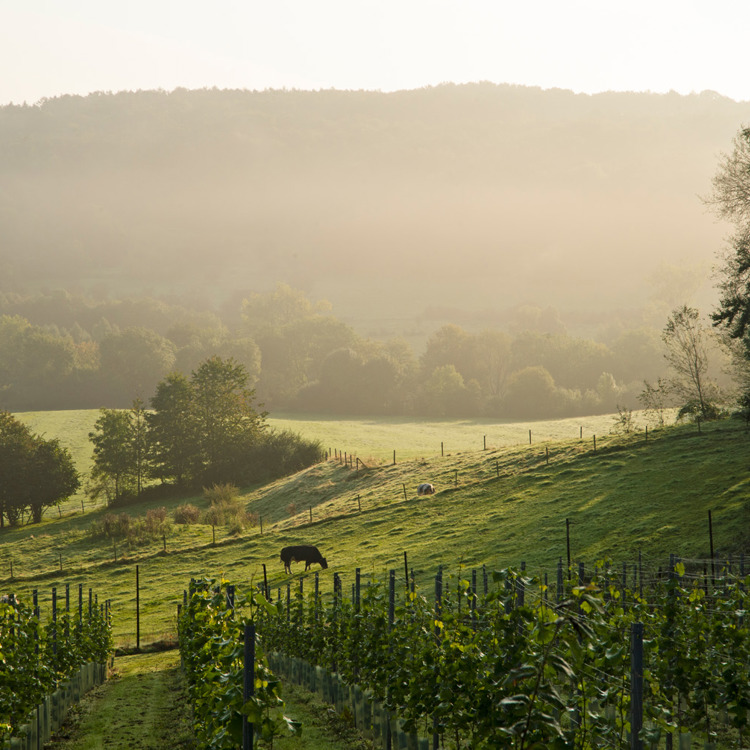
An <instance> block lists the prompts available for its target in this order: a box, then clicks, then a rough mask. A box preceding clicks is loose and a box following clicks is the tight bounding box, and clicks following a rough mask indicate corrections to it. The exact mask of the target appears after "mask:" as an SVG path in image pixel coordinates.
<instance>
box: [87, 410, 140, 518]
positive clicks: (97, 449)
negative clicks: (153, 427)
mask: <svg viewBox="0 0 750 750" xmlns="http://www.w3.org/2000/svg"><path fill="white" fill-rule="evenodd" d="M133 437H134V433H133V421H132V414H131V413H130V412H127V411H121V410H118V409H100V411H99V419H97V420H96V424H95V425H94V431H93V432H91V433H89V439H90V440H91V443H92V444H93V446H94V465H93V469H92V471H91V478H92V480H93V482H94V484H92V486H91V489H90V494H91V496H92V497H93V498H97V497H98V496H99V495H101V494H104V495H105V496H106V498H107V502H108V503H109V504H110V505H115V504H117V503H118V502H121V501H122V500H123V498H124V497H127V496H128V495H130V494H133V493H134V492H135V490H136V488H137V481H136V476H137V471H136V466H137V462H136V450H135V445H134V439H133Z"/></svg>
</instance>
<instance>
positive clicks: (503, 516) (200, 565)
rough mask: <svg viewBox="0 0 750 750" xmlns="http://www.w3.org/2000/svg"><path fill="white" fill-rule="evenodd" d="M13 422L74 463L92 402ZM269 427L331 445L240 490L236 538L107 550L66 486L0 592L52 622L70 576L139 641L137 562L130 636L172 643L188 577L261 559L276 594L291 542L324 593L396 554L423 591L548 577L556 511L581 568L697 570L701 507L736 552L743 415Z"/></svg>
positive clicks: (743, 470)
mask: <svg viewBox="0 0 750 750" xmlns="http://www.w3.org/2000/svg"><path fill="white" fill-rule="evenodd" d="M18 416H19V418H21V419H24V420H25V421H27V422H28V424H29V425H30V426H31V427H32V429H34V430H35V431H36V432H43V433H45V434H46V435H47V436H48V437H53V436H57V437H60V439H61V441H63V442H64V443H65V444H66V445H67V446H68V447H69V448H70V450H71V452H73V455H74V457H75V459H76V461H77V462H78V465H79V467H80V468H81V470H82V471H86V470H87V466H88V465H90V446H89V444H88V440H87V435H88V432H89V431H90V429H91V428H92V425H93V422H94V420H95V419H96V416H97V412H90V411H89V412H61V413H52V412H50V413H33V414H29V413H27V414H19V415H18ZM269 421H270V423H271V425H272V426H275V427H281V428H289V429H293V430H295V431H296V432H299V433H300V434H302V435H303V436H305V437H311V438H315V439H319V440H320V441H321V443H322V444H323V446H324V447H325V448H327V449H330V450H331V451H332V453H333V455H332V457H331V458H329V459H328V460H327V461H324V462H323V463H321V464H318V465H316V466H313V467H310V468H308V469H307V470H304V471H302V472H300V473H299V474H297V475H294V476H291V477H287V478H284V479H281V480H278V481H276V482H273V483H271V484H269V485H264V486H256V487H243V488H241V490H240V491H241V494H242V497H243V500H244V502H245V505H246V508H247V510H248V511H250V512H252V513H254V514H256V515H257V517H258V518H259V520H260V521H261V522H262V523H259V524H258V525H257V526H255V527H254V528H250V529H247V530H246V531H245V532H243V533H242V534H240V535H230V534H229V533H228V531H227V530H226V529H224V528H219V527H217V528H216V529H215V530H212V528H211V527H210V526H206V525H202V524H194V525H191V526H180V525H176V524H175V525H173V527H172V532H171V533H170V534H169V535H168V536H167V537H166V539H161V538H160V539H155V540H153V541H151V542H149V543H147V544H144V545H142V546H133V547H126V546H125V547H124V546H122V544H120V543H118V545H117V548H115V545H114V544H113V542H112V541H111V540H106V539H103V538H95V537H93V536H92V534H91V533H90V529H91V524H92V522H93V521H95V520H97V519H100V518H101V517H102V516H103V515H104V514H105V513H107V512H109V509H107V508H106V507H103V506H102V505H101V504H99V505H93V504H90V503H88V502H87V501H85V500H84V504H83V505H82V504H81V498H80V497H79V498H74V499H72V500H71V501H69V502H68V503H66V504H65V505H64V506H63V507H62V508H61V513H58V512H56V511H55V512H51V513H49V512H48V513H47V516H46V518H45V520H44V522H43V523H42V524H39V525H36V526H24V527H21V528H17V529H5V530H4V531H3V532H2V534H1V535H0V588H1V590H4V591H5V590H11V591H14V592H16V593H18V594H20V595H22V596H29V595H30V593H31V591H32V589H37V590H38V592H39V597H40V602H41V606H42V609H43V616H45V615H46V616H48V614H49V603H50V599H51V590H52V588H53V587H55V588H56V589H57V592H58V597H61V596H62V597H63V599H62V601H63V602H64V596H65V594H64V591H65V586H66V584H68V585H69V587H70V589H69V590H70V598H71V606H75V605H76V604H77V596H78V586H79V584H81V585H82V586H83V587H84V591H85V592H86V594H85V596H86V597H87V596H88V588H89V587H91V588H93V590H94V592H95V593H96V595H97V596H98V599H99V601H100V602H101V601H104V600H109V602H110V606H111V609H112V612H113V617H114V633H115V642H116V644H117V645H119V646H122V647H129V646H132V645H134V644H135V642H136V568H137V570H138V579H139V584H140V591H139V602H140V632H139V635H140V644H141V646H144V645H147V644H149V643H150V642H153V641H158V640H162V639H169V638H173V637H174V633H175V621H176V614H177V606H178V604H179V603H180V602H181V601H182V596H183V591H184V590H185V589H186V588H187V586H188V583H189V581H190V579H191V578H192V577H202V576H220V575H223V576H224V577H226V578H228V579H230V580H231V581H232V582H234V583H235V584H237V586H238V587H240V588H241V587H244V586H250V585H254V584H256V583H258V582H259V581H262V580H263V575H264V566H265V573H266V575H267V577H268V581H269V583H270V585H271V587H272V590H273V592H274V596H276V595H277V594H278V593H281V595H282V596H284V597H285V596H286V585H287V583H289V582H291V583H292V584H293V586H294V587H295V589H296V588H298V587H299V585H300V583H299V581H300V579H301V578H303V577H305V578H306V583H305V586H307V587H309V586H311V585H312V578H311V576H312V575H313V572H312V571H311V572H308V573H307V574H306V576H305V574H304V573H303V567H304V566H303V565H302V564H300V563H297V564H295V565H294V566H293V575H292V577H291V578H290V577H289V576H286V575H285V574H284V570H283V565H282V563H281V562H280V561H279V550H280V549H281V548H282V547H283V546H285V545H288V544H298V543H303V544H308V543H309V544H315V545H317V546H318V547H319V548H320V550H321V552H322V553H323V554H324V555H325V556H326V557H327V559H328V563H329V567H328V569H327V570H325V571H321V572H320V585H321V589H322V591H323V592H324V593H327V592H330V591H331V589H332V581H333V574H334V572H338V573H340V574H341V575H342V577H343V580H344V586H345V588H344V590H345V591H346V590H347V588H346V587H347V585H348V584H350V583H351V582H352V581H353V579H354V573H355V570H356V568H360V569H361V570H362V572H363V573H364V574H371V575H374V576H376V577H378V578H381V579H382V578H384V577H385V576H386V575H387V573H388V570H389V569H392V568H395V569H396V570H397V572H398V575H399V576H400V577H403V575H404V553H406V556H407V560H408V565H409V568H410V569H413V570H414V573H415V576H416V578H417V582H418V584H419V585H421V586H423V587H425V588H426V590H429V586H430V585H431V581H432V578H433V577H434V575H435V573H436V571H437V568H438V566H443V568H444V570H445V571H446V572H447V573H448V574H449V575H468V574H470V571H471V569H472V568H480V567H481V566H483V565H486V566H487V567H488V568H489V569H494V568H500V567H507V566H520V565H521V563H524V564H525V565H526V568H527V570H528V571H529V572H530V573H533V574H539V575H542V574H543V573H545V572H546V573H549V575H550V576H551V577H552V576H554V575H555V567H556V565H557V563H558V560H559V559H561V558H563V559H564V560H565V558H566V555H567V536H566V528H567V527H568V522H569V529H570V548H571V560H572V561H573V562H576V563H577V562H584V563H585V564H586V565H593V563H594V562H596V561H597V560H600V559H604V558H609V559H611V560H612V561H613V562H614V563H615V565H618V566H619V565H622V563H623V562H625V563H628V565H630V564H632V563H634V562H635V561H636V560H637V559H638V556H639V555H640V557H641V560H642V563H643V566H644V569H645V570H646V571H648V573H649V574H654V573H656V571H657V570H658V568H659V567H660V566H666V563H667V561H668V557H669V554H670V553H674V554H677V555H679V556H680V557H682V558H683V560H685V561H686V564H687V565H693V566H697V567H701V566H702V565H703V564H704V561H705V559H706V558H707V557H708V556H709V550H710V538H709V532H708V511H709V510H710V511H711V513H712V531H713V544H714V549H715V552H716V553H717V555H719V556H720V557H721V559H729V556H730V555H733V556H734V557H735V559H736V558H737V556H738V554H739V553H740V552H741V551H747V549H748V542H749V541H750V538H749V532H748V530H750V467H748V464H747V449H748V440H750V437H749V436H748V433H747V429H746V425H745V424H744V423H743V422H741V421H739V420H724V421H720V422H715V423H711V424H704V425H702V426H701V428H700V429H699V428H698V427H697V426H696V425H693V424H691V425H681V426H674V425H672V426H668V427H664V428H660V429H658V430H652V429H649V430H648V432H646V431H645V430H644V429H643V427H641V429H639V430H637V431H636V432H633V433H631V434H627V435H622V434H616V433H614V432H613V431H612V428H613V426H614V424H615V422H614V418H613V416H612V415H608V416H603V417H599V418H596V419H586V420H562V421H558V422H535V423H530V424H498V423H493V422H488V421H459V422H447V421H442V422H438V421H427V422H423V421H416V420H412V421H407V420H335V419H324V418H315V419H313V418H295V417H294V416H292V415H287V416H285V417H284V418H275V419H270V420H269ZM529 431H531V436H530V435H529ZM530 438H531V439H530ZM394 451H395V463H394ZM344 456H345V457H346V462H345V461H344ZM357 458H359V459H360V461H359V463H358V462H357V460H356V459H357ZM423 481H427V482H432V483H433V484H434V485H435V487H436V490H437V492H436V494H435V495H432V496H428V497H418V496H417V494H416V488H417V485H418V484H419V483H420V482H423ZM186 501H189V502H192V503H194V504H196V505H198V506H199V507H205V506H206V501H205V500H204V498H203V497H202V495H200V494H199V495H196V496H194V497H190V498H184V497H183V498H173V499H169V500H159V501H152V502H151V503H150V504H147V503H140V504H136V505H132V506H128V507H127V508H125V509H117V511H116V512H118V513H119V512H127V513H129V514H131V515H134V516H138V517H143V516H145V514H146V511H147V510H148V508H149V507H152V506H153V505H159V506H162V505H163V506H166V507H167V509H168V511H169V512H170V515H171V512H172V511H173V510H174V508H175V507H176V506H177V505H180V504H181V503H183V502H186ZM261 525H262V529H261ZM115 556H116V559H115ZM11 564H12V566H13V579H12V580H11V578H10V568H11ZM314 567H315V570H318V566H314ZM306 590H309V589H306ZM58 600H59V599H58Z"/></svg>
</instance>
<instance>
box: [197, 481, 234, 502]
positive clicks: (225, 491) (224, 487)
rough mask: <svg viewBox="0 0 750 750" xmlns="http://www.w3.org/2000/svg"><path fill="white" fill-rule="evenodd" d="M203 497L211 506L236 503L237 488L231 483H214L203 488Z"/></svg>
mask: <svg viewBox="0 0 750 750" xmlns="http://www.w3.org/2000/svg"><path fill="white" fill-rule="evenodd" d="M203 497H205V498H206V500H208V502H209V503H210V504H211V505H212V506H213V505H216V506H219V507H225V506H231V505H236V504H237V501H238V500H239V490H238V489H237V487H235V485H233V484H228V483H227V484H214V485H213V486H212V487H204V488H203Z"/></svg>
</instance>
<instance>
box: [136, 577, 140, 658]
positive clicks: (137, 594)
mask: <svg viewBox="0 0 750 750" xmlns="http://www.w3.org/2000/svg"><path fill="white" fill-rule="evenodd" d="M135 648H136V650H137V651H140V650H141V580H140V572H139V570H138V565H136V566H135Z"/></svg>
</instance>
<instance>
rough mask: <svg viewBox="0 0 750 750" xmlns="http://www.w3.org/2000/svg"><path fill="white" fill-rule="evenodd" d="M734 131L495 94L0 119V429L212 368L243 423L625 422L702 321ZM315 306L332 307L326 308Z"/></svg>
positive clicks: (628, 100)
mask: <svg viewBox="0 0 750 750" xmlns="http://www.w3.org/2000/svg"><path fill="white" fill-rule="evenodd" d="M747 120H750V104H749V103H736V102H733V101H731V100H729V99H725V98H722V97H719V96H718V95H716V94H713V93H711V92H705V93H703V94H696V95H692V96H680V95H677V94H669V95H656V94H624V93H619V94H615V93H608V94H599V95H595V96H589V95H576V94H573V93H572V92H569V91H562V90H547V91H543V90H541V89H535V88H524V87H519V86H509V85H501V86H497V85H494V84H486V83H482V84H472V85H461V86H455V85H444V86H439V87H435V88H426V89H420V90H415V91H402V92H396V93H388V94H385V93H380V92H366V91H318V92H309V91H263V92H250V91H219V90H201V91H186V90H177V91H173V92H164V91H139V92H126V93H118V94H109V93H106V94H105V93H102V94H97V95H91V96H88V97H75V96H68V97H61V98H56V99H51V100H45V101H41V102H39V103H37V104H36V105H33V106H26V105H24V106H5V107H0V174H2V178H3V179H2V183H0V316H2V317H0V408H4V409H9V410H12V411H22V410H28V409H59V408H86V407H100V406H110V407H112V406H127V405H129V404H130V403H131V402H132V400H133V399H134V398H136V397H140V398H142V399H144V400H146V401H147V400H148V399H149V398H150V397H151V396H152V395H153V390H154V387H155V385H156V383H158V382H159V380H160V379H161V378H163V377H164V375H165V374H166V373H168V372H170V371H172V370H175V369H176V370H179V371H181V372H183V373H185V374H189V373H190V371H191V370H192V369H193V368H195V367H196V366H197V365H198V364H199V362H200V361H202V360H204V359H205V358H207V357H209V356H213V355H218V356H221V357H232V358H234V359H235V360H237V361H238V362H240V363H242V364H243V365H244V366H245V367H246V368H247V370H248V373H249V375H250V380H251V383H253V384H254V385H255V386H256V388H257V395H258V398H259V400H260V401H261V402H262V403H263V404H264V405H265V406H266V408H269V409H273V410H277V409H305V410H308V411H315V410H317V411H326V412H337V413H360V414H367V413H376V414H423V415H431V416H459V415H486V416H492V417H499V418H505V417H508V418H534V417H541V416H544V417H554V416H565V415H573V414H587V413H601V412H611V411H613V410H615V409H616V407H617V406H618V405H623V406H627V407H629V408H636V407H637V406H638V403H637V395H638V393H639V391H640V389H641V388H642V385H643V380H644V379H647V378H648V379H655V378H657V377H659V376H660V375H661V374H663V372H664V361H663V356H662V354H663V352H662V349H661V344H660V340H659V334H660V332H661V330H662V329H663V327H664V324H665V321H666V319H667V316H668V315H669V313H670V311H671V310H672V309H673V308H674V307H676V306H678V305H682V304H686V303H687V304H692V305H695V306H696V307H698V308H700V310H701V312H702V313H703V314H706V313H708V312H710V310H711V307H712V305H713V304H714V302H715V294H714V290H713V288H712V281H711V278H710V267H711V264H712V263H713V262H714V260H715V257H716V253H717V251H718V250H719V249H720V248H721V246H722V237H723V234H724V233H725V228H724V227H722V226H720V225H719V224H717V223H715V221H714V220H713V219H712V218H711V217H710V216H709V215H708V214H707V212H706V211H705V209H704V207H703V205H702V203H701V201H700V199H699V197H698V196H699V195H701V194H706V193H707V192H708V191H709V189H710V186H711V177H712V175H713V173H714V171H715V168H716V163H717V158H718V156H719V153H720V152H721V151H722V150H725V149H728V148H729V147H730V145H731V139H732V136H733V135H734V133H735V132H736V131H737V129H738V127H739V126H740V124H741V123H742V122H743V121H747ZM329 302H330V304H328V303H329Z"/></svg>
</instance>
